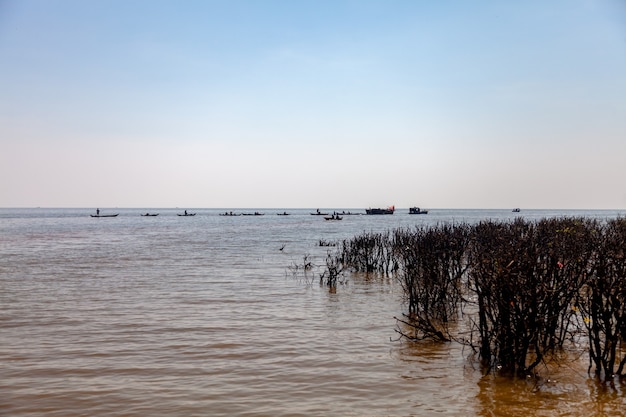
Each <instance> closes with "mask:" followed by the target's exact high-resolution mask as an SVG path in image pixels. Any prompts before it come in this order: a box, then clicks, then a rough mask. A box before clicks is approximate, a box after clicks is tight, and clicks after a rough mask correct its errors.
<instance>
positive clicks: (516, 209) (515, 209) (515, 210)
mask: <svg viewBox="0 0 626 417" xmlns="http://www.w3.org/2000/svg"><path fill="white" fill-rule="evenodd" d="M520 211H521V210H520V209H519V208H517V207H516V208H514V209H513V213H519V212H520Z"/></svg>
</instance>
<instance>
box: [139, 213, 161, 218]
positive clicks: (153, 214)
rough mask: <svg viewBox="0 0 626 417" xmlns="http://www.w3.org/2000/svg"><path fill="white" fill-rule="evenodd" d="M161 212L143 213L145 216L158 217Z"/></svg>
mask: <svg viewBox="0 0 626 417" xmlns="http://www.w3.org/2000/svg"><path fill="white" fill-rule="evenodd" d="M158 215H159V213H146V214H142V216H143V217H156V216H158Z"/></svg>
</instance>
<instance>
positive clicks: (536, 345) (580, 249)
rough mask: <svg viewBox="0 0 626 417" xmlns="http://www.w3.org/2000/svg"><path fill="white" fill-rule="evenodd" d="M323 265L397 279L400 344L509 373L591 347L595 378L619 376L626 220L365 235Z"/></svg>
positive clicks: (624, 357) (624, 326)
mask: <svg viewBox="0 0 626 417" xmlns="http://www.w3.org/2000/svg"><path fill="white" fill-rule="evenodd" d="M328 259H330V261H329V260H328ZM328 259H327V265H331V266H333V267H334V268H335V270H343V269H346V268H350V269H352V270H355V271H362V272H375V273H383V274H392V275H394V276H395V277H397V278H398V280H399V282H400V283H401V285H402V287H403V289H404V293H405V298H406V304H407V307H408V311H407V312H406V313H405V314H404V316H403V318H401V319H398V320H399V322H400V323H401V326H399V330H398V331H399V332H400V334H401V336H402V337H406V338H408V339H411V340H416V341H417V340H422V339H431V340H439V341H458V342H460V343H464V344H466V345H468V346H470V347H471V348H472V349H474V351H475V352H477V353H478V354H479V357H480V358H481V362H482V363H483V365H485V366H486V367H487V369H498V370H499V371H500V372H502V373H506V374H511V375H528V374H530V373H532V371H533V369H535V368H536V367H537V365H539V364H540V363H542V362H543V361H545V359H546V358H547V357H549V356H550V355H552V354H554V353H557V352H558V351H560V350H561V349H563V348H564V345H565V344H566V343H570V345H571V346H575V347H577V348H583V346H584V348H586V349H587V350H588V353H589V357H590V366H589V371H590V372H592V371H593V373H594V374H595V375H597V376H599V377H602V378H605V379H609V378H612V377H613V376H614V375H624V371H625V367H626V353H625V352H624V351H623V350H622V344H623V342H624V340H625V339H626V219H622V218H617V219H612V220H608V221H606V222H599V221H597V220H592V219H585V218H567V217H564V218H551V219H543V220H539V221H534V222H531V221H526V220H523V219H516V220H514V221H511V222H496V221H483V222H481V223H477V224H474V225H468V224H455V225H438V226H433V227H419V228H415V229H399V230H395V231H393V232H385V233H379V234H376V233H366V234H363V235H361V236H357V237H355V238H353V239H351V240H346V241H343V242H342V244H341V245H340V247H338V248H337V251H336V253H335V254H334V255H333V256H332V257H331V256H330V255H329V258H328ZM462 318H465V319H466V323H468V324H469V325H468V326H465V329H466V331H467V333H464V331H462V330H460V329H463V328H464V327H463V326H458V323H459V321H460V320H461V319H462ZM452 324H454V326H452ZM585 341H586V343H583V342H585ZM624 347H626V345H624Z"/></svg>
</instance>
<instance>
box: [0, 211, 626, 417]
mask: <svg viewBox="0 0 626 417" xmlns="http://www.w3.org/2000/svg"><path fill="white" fill-rule="evenodd" d="M119 211H120V216H119V217H117V218H114V219H92V218H89V217H88V216H87V214H88V213H87V212H81V211H79V210H74V211H71V210H70V211H64V210H41V211H37V210H21V211H20V210H13V211H9V210H0V415H10V416H27V415H46V416H83V415H89V416H115V415H119V416H121V415H124V416H144V415H167V416H189V415H212V416H220V415H221V416H237V415H241V416H244V415H245V416H268V415H271V416H328V415H341V416H421V415H432V414H440V415H455V416H456V415H458V416H464V415H481V416H507V415H528V416H560V415H569V416H587V415H619V414H620V413H622V412H623V411H622V409H623V407H624V395H623V394H624V386H623V382H621V381H614V383H613V385H610V384H600V383H596V382H595V381H594V380H593V379H590V378H589V377H588V376H587V374H586V363H584V360H582V361H579V362H578V364H577V365H574V366H569V367H568V366H562V367H561V368H557V369H555V370H551V371H550V372H547V371H546V372H542V379H540V380H539V381H536V380H534V379H532V380H530V379H528V380H523V379H522V380H510V379H505V378H498V377H495V376H493V375H483V374H482V372H481V370H480V368H479V367H478V366H477V365H476V363H475V361H474V360H472V359H471V357H470V356H471V352H469V351H468V349H467V348H466V349H465V350H464V349H463V348H462V347H461V346H459V345H458V344H455V343H449V344H440V343H419V344H415V343H408V342H406V341H401V340H398V334H397V333H396V332H395V331H394V329H395V328H396V322H395V320H394V318H393V317H394V316H399V315H400V314H401V313H402V311H403V308H404V306H403V305H402V301H401V300H402V298H401V289H400V288H399V286H398V285H396V283H395V282H394V281H393V280H392V279H381V278H380V277H375V276H368V275H354V276H350V277H349V278H350V279H349V280H348V282H347V284H346V285H342V286H339V287H338V288H337V290H336V291H329V289H328V288H327V287H324V286H321V287H320V286H319V285H317V279H316V277H317V275H315V274H318V273H319V269H320V268H321V266H322V265H323V259H324V257H325V254H326V251H327V250H328V248H327V247H320V246H319V245H318V243H319V241H320V240H334V239H343V238H349V237H352V236H353V235H355V234H357V233H360V232H362V231H372V230H387V229H389V228H392V227H397V226H402V227H409V226H411V225H414V224H417V223H418V222H426V223H428V222H439V221H452V220H454V221H458V220H467V219H470V220H471V219H477V218H479V217H480V216H481V215H484V214H485V213H480V212H473V211H472V212H461V211H458V212H455V211H447V212H445V213H443V214H441V213H440V214H437V212H436V211H433V212H432V213H433V215H432V216H431V214H429V215H428V216H418V217H419V219H416V218H415V216H409V215H406V216H402V215H400V214H399V213H397V214H396V215H393V216H382V217H383V218H378V217H376V216H373V217H374V218H373V217H372V216H345V217H344V220H342V222H324V221H323V220H321V219H317V218H316V216H310V215H309V214H308V213H309V210H302V211H300V212H292V214H293V215H291V216H275V215H266V216H260V217H254V216H253V217H243V216H242V217H219V216H218V215H217V213H218V212H219V211H218V210H216V211H210V210H204V211H203V210H197V212H198V215H197V216H195V217H193V218H179V217H177V216H176V215H175V214H176V212H177V211H176V210H170V211H167V210H160V215H159V216H158V217H154V218H147V217H140V216H139V213H141V212H144V213H145V212H146V211H148V210H145V209H137V210H119ZM150 211H153V210H152V209H151V210H150ZM154 211H156V210H154ZM194 211H196V210H194ZM250 211H254V210H250ZM281 212H282V210H281ZM531 214H532V215H538V214H536V213H534V214H533V213H531ZM600 214H601V213H600ZM600 214H598V213H596V214H595V215H600ZM489 215H490V216H496V215H500V216H510V215H511V214H510V213H509V211H508V210H507V211H506V212H501V213H500V214H498V213H493V212H490V214H489ZM281 247H282V248H283V249H282V250H280V248H281ZM305 255H309V257H310V259H311V260H312V262H313V264H314V268H313V269H312V270H311V271H310V274H312V275H311V276H312V279H309V280H302V279H294V277H292V276H291V274H290V273H289V272H288V268H287V267H288V266H289V265H292V264H294V263H296V264H297V263H301V262H302V259H303V257H304V256H305Z"/></svg>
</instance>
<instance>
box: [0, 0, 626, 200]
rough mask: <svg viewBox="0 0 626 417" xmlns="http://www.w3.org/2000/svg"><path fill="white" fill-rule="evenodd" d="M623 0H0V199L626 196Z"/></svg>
mask: <svg viewBox="0 0 626 417" xmlns="http://www.w3.org/2000/svg"><path fill="white" fill-rule="evenodd" d="M625 160H626V0H553V1H546V0H530V1H526V0H525V1H468V0H457V1H454V0H450V1H445V0H442V1H432V0H430V1H425V0H424V1H420V0H413V1H410V0H406V1H382V0H381V1H365V0H363V1H356V0H355V1H348V0H345V1H342V0H335V1H306V0H301V1H295V0H283V1H263V0H248V1H244V0H220V1H217V0H214V1H213V0H206V1H153V0H146V1H133V0H123V1H122V0H90V1H83V0H76V1H73V0H72V1H69V0H19V1H11V0H0V178H1V179H0V207H24V206H42V207H50V206H51V207H96V206H97V207H115V206H117V207H226V208H228V207H261V208H262V207H279V208H280V207H337V208H365V207H374V206H387V205H391V204H395V205H396V206H397V207H408V206H413V205H418V206H422V207H429V208H510V207H517V206H520V207H524V208H621V209H623V208H626V163H625V162H624V161H625Z"/></svg>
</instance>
